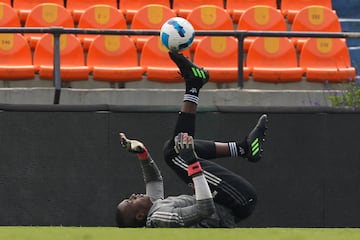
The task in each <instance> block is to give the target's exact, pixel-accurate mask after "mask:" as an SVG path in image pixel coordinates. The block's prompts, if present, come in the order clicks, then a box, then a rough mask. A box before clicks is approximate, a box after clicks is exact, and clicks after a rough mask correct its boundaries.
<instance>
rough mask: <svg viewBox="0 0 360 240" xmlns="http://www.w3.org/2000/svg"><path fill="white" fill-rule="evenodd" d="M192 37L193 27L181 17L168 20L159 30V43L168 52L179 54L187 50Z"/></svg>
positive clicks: (193, 33)
mask: <svg viewBox="0 0 360 240" xmlns="http://www.w3.org/2000/svg"><path fill="white" fill-rule="evenodd" d="M194 37H195V30H194V27H193V26H192V25H191V23H190V22H189V21H188V20H186V19H185V18H182V17H173V18H170V19H168V20H167V21H166V22H165V23H164V24H163V25H162V27H161V30H160V39H161V42H162V44H164V46H165V47H166V48H167V49H169V50H170V51H176V52H181V51H184V50H186V49H188V48H189V47H190V46H191V44H192V43H193V41H194Z"/></svg>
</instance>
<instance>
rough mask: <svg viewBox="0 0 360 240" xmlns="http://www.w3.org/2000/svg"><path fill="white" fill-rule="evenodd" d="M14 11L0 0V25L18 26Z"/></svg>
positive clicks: (18, 21) (18, 22) (18, 20)
mask: <svg viewBox="0 0 360 240" xmlns="http://www.w3.org/2000/svg"><path fill="white" fill-rule="evenodd" d="M20 26H21V25H20V19H19V17H18V15H17V13H16V11H15V10H14V9H13V8H12V7H11V6H10V5H8V4H6V3H2V2H0V27H20Z"/></svg>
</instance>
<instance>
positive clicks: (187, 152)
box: [174, 133, 202, 177]
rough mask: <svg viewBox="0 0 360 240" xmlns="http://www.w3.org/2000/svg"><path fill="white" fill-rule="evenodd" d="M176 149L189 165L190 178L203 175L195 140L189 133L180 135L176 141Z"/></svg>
mask: <svg viewBox="0 0 360 240" xmlns="http://www.w3.org/2000/svg"><path fill="white" fill-rule="evenodd" d="M174 141H175V145H174V149H175V151H176V152H177V153H178V154H179V156H180V157H181V158H182V159H183V160H184V161H185V162H186V163H187V164H188V176H191V177H193V176H194V175H198V174H200V173H202V168H201V165H200V162H199V157H198V156H197V154H196V152H195V145H194V139H193V137H192V136H190V135H188V134H187V133H179V134H178V135H177V136H176V137H175V139H174Z"/></svg>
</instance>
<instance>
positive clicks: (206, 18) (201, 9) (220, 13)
mask: <svg viewBox="0 0 360 240" xmlns="http://www.w3.org/2000/svg"><path fill="white" fill-rule="evenodd" d="M187 19H188V20H189V22H190V23H191V24H192V25H193V27H194V29H196V30H234V25H233V22H232V20H231V18H230V16H229V14H228V13H227V12H226V11H225V10H224V8H221V7H219V6H216V5H201V6H198V7H195V8H194V9H193V10H192V11H191V12H190V13H189V14H188V16H187ZM202 38H204V37H201V36H196V37H195V38H194V42H193V44H192V46H191V51H194V50H195V48H196V46H197V44H198V43H199V42H200V40H201V39H202Z"/></svg>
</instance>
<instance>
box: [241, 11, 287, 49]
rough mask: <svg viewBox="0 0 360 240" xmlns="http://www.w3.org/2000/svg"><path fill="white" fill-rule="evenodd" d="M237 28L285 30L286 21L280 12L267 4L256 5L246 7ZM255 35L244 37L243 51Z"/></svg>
mask: <svg viewBox="0 0 360 240" xmlns="http://www.w3.org/2000/svg"><path fill="white" fill-rule="evenodd" d="M237 29H238V30H250V31H251V30H252V31H286V22H285V20H284V18H283V16H282V15H281V13H280V12H279V11H278V10H277V9H275V8H273V7H269V6H265V5H257V6H254V7H250V8H248V9H247V10H246V11H245V12H244V13H243V14H242V15H241V17H240V19H239V23H238V26H237ZM255 38H256V37H246V38H245V39H244V51H247V50H248V49H249V47H250V44H251V43H252V42H253V41H254V39H255Z"/></svg>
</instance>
